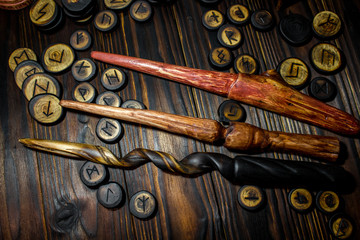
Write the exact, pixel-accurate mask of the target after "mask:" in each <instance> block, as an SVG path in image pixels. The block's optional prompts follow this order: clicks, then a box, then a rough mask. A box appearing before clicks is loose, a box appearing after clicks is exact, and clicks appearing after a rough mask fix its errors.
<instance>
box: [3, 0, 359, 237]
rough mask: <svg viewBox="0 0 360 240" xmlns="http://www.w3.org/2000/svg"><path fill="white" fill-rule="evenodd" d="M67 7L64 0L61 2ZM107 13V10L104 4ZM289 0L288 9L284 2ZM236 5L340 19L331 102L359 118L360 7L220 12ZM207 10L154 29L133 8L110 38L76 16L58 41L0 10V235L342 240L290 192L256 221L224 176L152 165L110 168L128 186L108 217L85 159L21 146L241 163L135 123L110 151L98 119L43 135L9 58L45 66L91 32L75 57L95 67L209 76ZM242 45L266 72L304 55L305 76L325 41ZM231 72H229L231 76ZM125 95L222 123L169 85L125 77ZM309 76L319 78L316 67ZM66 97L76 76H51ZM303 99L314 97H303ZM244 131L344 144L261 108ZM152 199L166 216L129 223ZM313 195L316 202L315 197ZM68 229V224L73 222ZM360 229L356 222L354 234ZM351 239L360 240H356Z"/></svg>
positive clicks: (186, 5)
mask: <svg viewBox="0 0 360 240" xmlns="http://www.w3.org/2000/svg"><path fill="white" fill-rule="evenodd" d="M59 2H60V1H59ZM98 2H99V4H98V5H99V10H101V9H104V8H105V7H104V4H103V2H102V1H98ZM284 2H286V1H284ZM233 3H242V4H244V5H247V6H248V7H249V9H250V10H256V9H262V8H264V9H268V10H271V11H272V12H273V14H274V17H275V19H276V21H277V23H278V22H279V19H280V16H281V14H286V13H290V12H292V13H300V14H302V15H304V16H305V17H307V18H308V19H312V18H313V17H314V16H315V15H316V14H317V13H318V12H320V11H322V10H330V11H334V12H336V13H337V14H338V15H339V16H340V18H341V19H342V20H343V23H344V25H345V27H344V31H343V33H342V34H341V35H340V36H339V37H338V38H337V39H336V40H332V41H330V42H331V43H333V44H335V45H336V46H338V47H339V48H340V49H342V51H343V52H344V55H345V56H346V60H347V65H346V67H345V69H344V70H342V71H341V72H339V73H337V74H335V75H330V76H328V78H329V79H331V80H332V81H334V82H336V84H337V86H338V90H339V91H338V94H337V97H336V98H335V99H334V100H333V101H331V102H329V104H330V105H332V106H335V107H337V108H340V109H342V110H344V111H346V112H348V113H350V114H352V115H354V116H355V117H356V118H359V113H360V95H359V89H360V78H359V74H358V72H359V70H360V60H359V55H358V52H359V51H360V44H359V39H360V38H359V37H360V35H359V34H360V27H359V24H358V19H359V16H360V3H359V2H357V1H355V0H353V1H350V0H349V1H336V0H323V1H316V0H308V1H300V2H297V3H296V4H294V5H292V6H290V7H288V8H286V9H284V10H283V11H282V12H278V11H277V10H276V9H275V7H276V3H277V2H276V1H275V2H272V1H265V0H256V1H255V0H254V1H242V0H237V1H235V0H234V1H233V0H232V1H222V2H221V3H220V4H218V5H216V6H214V7H213V8H215V9H218V10H220V11H221V12H223V13H225V12H226V9H227V8H228V7H229V6H230V5H231V4H233ZM210 8H211V7H207V6H202V5H200V4H199V2H197V1H193V0H177V1H176V2H175V3H174V4H173V5H170V6H155V7H154V8H153V10H154V14H153V16H152V18H151V20H150V21H148V22H145V23H139V22H135V21H134V20H133V19H132V18H131V17H130V15H129V12H128V10H125V11H122V12H118V13H117V14H118V17H119V21H120V24H119V26H118V27H117V28H116V30H115V31H113V32H111V33H102V32H100V31H98V30H96V29H95V27H94V25H93V24H92V22H90V23H87V24H84V25H80V24H77V23H74V22H73V21H71V20H70V19H69V18H66V19H65V25H64V27H62V28H61V29H59V30H58V31H57V32H56V33H52V34H45V33H42V32H39V31H38V30H37V29H36V27H35V26H34V25H33V24H32V23H31V21H30V18H29V8H25V9H23V10H20V11H5V10H0V43H1V44H0V46H1V48H0V52H1V53H0V56H1V64H0V104H1V107H0V109H1V110H0V116H1V120H0V123H1V125H0V149H1V151H0V236H1V238H2V239H44V238H46V239H47V238H51V239H53V238H64V239H86V238H97V239H119V238H124V239H134V238H136V239H159V238H164V239H204V238H206V239H208V238H216V239H334V237H333V236H332V235H331V234H330V231H329V228H328V222H329V218H330V217H331V215H326V214H324V213H322V212H321V211H319V210H318V209H317V208H315V207H314V208H313V209H312V210H311V211H310V212H308V213H305V214H301V213H297V212H296V211H294V210H293V209H292V208H291V207H290V206H289V203H288V201H287V196H288V192H289V191H290V189H285V188H267V189H265V192H266V198H267V202H266V205H265V207H264V208H263V209H261V210H259V211H255V212H250V211H247V210H245V209H243V208H242V207H241V206H240V205H239V204H238V202H237V193H238V190H239V188H240V187H241V186H239V185H234V184H231V183H230V182H229V181H227V180H226V179H224V178H223V177H222V176H221V175H220V174H219V173H218V172H212V173H208V174H205V175H202V176H199V177H194V178H186V177H181V176H177V175H172V174H169V173H164V172H163V171H161V170H159V169H157V168H156V167H155V166H154V165H152V164H151V163H148V164H146V165H144V166H141V167H139V168H137V169H134V170H122V169H118V168H110V170H109V172H110V180H111V181H116V182H118V183H120V184H121V185H122V187H123V188H124V193H125V198H126V201H125V203H124V204H123V205H122V206H121V207H119V208H116V209H107V208H105V207H103V206H102V205H100V204H99V203H98V201H97V199H96V190H93V189H90V188H88V187H86V186H85V185H84V184H83V183H82V182H81V180H80V176H79V169H80V167H81V166H82V164H83V163H84V161H79V160H73V159H68V158H63V157H59V156H56V155H52V154H46V153H40V152H36V151H32V150H29V149H26V148H25V147H23V146H22V145H21V144H20V143H19V142H18V139H19V138H26V137H31V138H40V139H54V140H63V141H73V142H83V143H92V144H97V145H103V146H107V147H108V148H109V149H110V150H112V151H113V152H114V153H115V154H116V155H118V156H124V155H126V154H127V153H128V152H130V151H132V150H134V149H135V148H138V147H141V148H148V149H152V150H159V151H163V152H167V153H170V154H172V155H173V156H174V157H176V158H177V159H182V158H184V157H186V156H187V155H188V154H190V153H193V152H198V151H205V152H219V153H224V154H226V155H228V156H232V157H233V156H235V155H236V154H235V153H233V152H231V151H228V150H226V149H224V148H223V147H219V146H215V145H211V144H204V143H202V142H199V141H195V140H191V139H188V138H185V137H181V136H176V135H174V134H171V133H167V132H163V131H158V130H155V129H151V128H147V127H143V126H140V125H137V124H130V123H123V126H124V128H125V133H124V137H123V138H122V139H121V140H120V141H119V142H118V143H116V144H104V143H102V142H101V141H100V140H99V139H98V137H97V136H96V134H95V127H96V123H97V121H98V119H99V118H98V117H95V116H86V115H83V114H78V113H75V112H71V111H69V112H67V114H66V117H65V119H64V120H63V121H61V122H60V123H58V124H56V125H53V126H44V125H41V124H39V123H37V122H36V121H34V120H33V119H32V118H31V116H30V115H29V113H28V106H27V104H28V102H27V100H26V99H25V98H24V96H23V95H22V92H21V91H20V90H19V88H18V87H17V85H16V83H15V80H14V76H13V72H12V71H11V70H10V69H9V67H8V64H7V61H8V58H9V56H10V54H11V52H12V51H13V50H15V49H17V48H20V47H28V48H31V49H33V50H34V51H35V53H36V54H37V55H38V56H41V53H42V52H43V50H44V49H45V48H46V47H47V46H48V45H50V44H52V43H57V42H63V43H69V38H70V35H71V34H72V33H73V32H74V31H75V30H77V29H87V30H88V31H89V32H90V33H91V34H92V36H93V41H94V44H93V46H92V48H91V49H90V50H88V51H85V52H76V54H77V57H78V58H81V57H90V51H91V50H100V51H106V52H112V53H119V54H124V55H129V56H136V57H141V58H145V59H151V60H156V61H160V62H166V63H171V64H177V65H182V66H189V67H194V68H200V69H212V68H211V66H210V65H209V61H208V53H209V50H210V49H211V48H212V47H214V46H218V45H219V44H218V42H217V39H216V31H208V30H206V29H205V28H204V26H203V25H202V23H201V16H202V13H204V12H205V11H206V10H208V9H210ZM241 30H242V32H243V34H244V38H245V40H244V42H243V44H242V45H241V46H240V47H239V48H238V49H236V50H234V51H233V52H234V54H239V53H250V54H252V55H253V56H255V57H256V58H257V59H258V60H259V63H260V70H261V71H265V70H267V69H273V68H276V66H277V64H278V63H279V62H280V61H281V60H282V59H284V58H286V57H291V56H296V57H299V58H301V59H302V60H304V61H305V62H306V63H307V64H308V65H309V66H311V65H310V62H309V50H310V49H311V47H312V46H314V45H315V44H316V43H318V42H320V40H319V39H317V38H313V39H312V40H311V41H310V42H309V43H308V44H306V45H305V46H301V47H292V46H290V45H288V44H287V43H286V42H285V41H284V40H283V39H282V38H281V37H280V35H279V34H278V32H277V30H276V28H274V29H273V30H271V31H268V32H257V31H255V30H254V28H253V27H252V26H251V25H250V24H248V25H246V26H243V27H241ZM96 64H97V66H98V69H99V73H98V75H97V76H98V77H97V78H95V79H94V80H92V81H91V83H92V84H93V85H94V86H95V87H96V88H97V90H98V92H99V93H101V92H103V91H104V88H103V87H102V85H101V83H100V79H99V76H100V73H101V72H102V71H103V70H104V69H105V68H106V67H108V65H106V64H102V63H99V62H96ZM230 71H233V69H231V70H230ZM125 72H126V74H127V76H128V84H127V86H126V88H124V89H123V90H121V91H119V92H118V94H119V95H120V96H121V98H122V99H123V100H128V99H136V100H139V101H141V102H143V103H144V104H145V105H146V106H147V108H148V109H153V110H159V111H164V112H168V113H174V114H179V115H185V116H195V117H201V118H210V119H216V120H217V119H218V115H217V109H218V107H219V105H220V104H221V103H222V102H223V101H224V100H225V98H222V97H219V96H216V95H214V94H210V93H207V92H205V91H202V90H198V89H195V88H192V87H188V86H184V85H181V84H177V83H174V82H169V81H165V80H163V79H159V78H156V77H152V76H149V75H144V74H140V73H138V72H133V71H130V70H125ZM311 75H312V78H314V77H316V76H321V75H320V74H318V73H317V72H316V71H315V70H314V69H313V68H312V67H311ZM54 77H55V78H56V79H58V80H59V81H60V82H61V84H62V86H63V89H64V92H63V96H62V98H63V99H71V91H72V89H73V87H74V86H75V85H76V81H75V80H74V79H73V77H72V75H71V73H70V72H65V73H63V74H61V75H54ZM302 91H303V92H305V93H307V89H304V90H302ZM244 107H245V109H246V112H247V115H248V117H247V120H246V122H248V123H252V124H254V125H256V126H258V127H262V128H265V129H269V130H278V131H285V132H294V133H306V134H318V135H326V136H337V135H336V134H334V133H331V132H329V131H325V130H323V129H320V128H316V127H313V126H310V125H307V124H303V123H300V122H297V121H294V120H291V119H289V118H286V117H281V116H279V115H277V114H273V113H270V112H267V111H263V110H261V109H258V108H255V107H250V106H246V105H244ZM337 137H339V138H340V140H341V141H342V143H343V144H344V146H346V149H347V152H348V155H347V157H346V159H345V160H344V163H340V165H341V166H343V167H344V168H345V169H346V170H348V171H349V172H351V173H352V174H353V176H354V177H355V179H356V182H357V183H359V176H360V171H359V170H360V169H359V167H360V166H359V163H360V142H359V138H358V137H357V138H350V137H343V136H337ZM259 156H264V157H271V158H277V159H290V160H293V161H315V160H312V159H308V158H303V157H299V156H296V155H290V154H273V153H268V154H260V155H259ZM140 190H147V191H149V192H151V193H152V194H153V195H154V196H155V197H156V199H157V202H158V210H157V213H156V215H155V216H154V217H153V218H151V219H149V220H140V219H138V218H136V217H134V216H133V215H131V214H130V211H129V205H128V204H129V200H130V197H131V196H132V195H133V194H134V193H136V192H138V191H140ZM314 194H315V192H314ZM341 197H342V198H343V199H344V200H345V201H344V202H345V208H344V210H343V212H344V213H346V214H348V215H349V216H350V217H351V218H352V219H354V221H355V223H359V222H360V203H359V199H360V198H359V197H360V191H359V188H356V190H355V191H354V192H352V193H351V194H343V195H341ZM63 206H75V209H76V210H77V211H78V218H77V219H76V221H75V222H74V223H73V224H70V225H68V226H66V228H65V229H63V231H60V229H58V228H57V227H56V222H55V217H54V216H55V214H56V212H57V211H58V210H59V209H61V207H63ZM69 222H71V221H69ZM355 225H356V224H355ZM359 238H360V234H359V231H356V230H355V235H354V239H359Z"/></svg>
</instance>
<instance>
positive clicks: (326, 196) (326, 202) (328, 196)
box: [316, 191, 341, 214]
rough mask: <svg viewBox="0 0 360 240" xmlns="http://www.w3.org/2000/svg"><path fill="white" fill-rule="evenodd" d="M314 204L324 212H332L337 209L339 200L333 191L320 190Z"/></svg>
mask: <svg viewBox="0 0 360 240" xmlns="http://www.w3.org/2000/svg"><path fill="white" fill-rule="evenodd" d="M316 206H317V207H318V208H319V209H320V211H322V212H324V213H329V214H330V213H334V212H336V211H338V210H339V208H340V206H341V200H340V197H339V195H337V194H336V193H335V192H333V191H321V192H319V193H318V194H317V196H316Z"/></svg>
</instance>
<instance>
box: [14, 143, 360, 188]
mask: <svg viewBox="0 0 360 240" xmlns="http://www.w3.org/2000/svg"><path fill="white" fill-rule="evenodd" d="M19 141H20V142H21V143H22V144H24V145H25V146H26V147H29V148H32V149H36V150H41V151H45V152H50V153H54V154H58V155H62V156H65V157H70V158H78V159H86V160H89V161H92V162H96V163H101V164H105V165H108V166H116V167H120V168H125V169H134V168H137V167H139V166H141V165H143V164H146V163H148V162H152V163H153V164H154V165H155V166H156V167H158V168H160V169H162V170H164V171H166V172H170V173H175V174H180V175H183V176H194V175H195V176H196V175H200V174H204V173H207V172H210V171H213V170H215V171H219V172H220V173H221V175H222V176H224V177H225V178H226V179H228V180H229V181H231V182H233V183H236V184H255V185H259V186H265V187H280V186H281V187H291V186H297V187H307V188H311V189H319V188H320V189H322V190H327V189H333V190H337V191H341V192H351V191H352V190H353V189H354V186H355V185H354V184H355V181H354V179H353V177H352V175H351V174H350V173H349V172H347V171H345V170H344V169H343V168H341V167H338V166H334V165H327V164H320V163H312V162H299V161H288V160H276V159H269V158H260V157H249V156H237V157H235V158H230V157H228V156H226V155H224V154H220V153H200V152H198V153H193V154H190V155H188V156H187V157H185V158H184V159H183V160H181V161H178V160H176V159H175V158H174V157H173V156H172V155H170V154H167V153H164V152H158V151H152V150H147V149H140V148H138V149H135V150H133V151H131V152H130V153H128V154H126V155H125V156H124V157H123V158H117V157H116V156H115V155H114V154H113V153H112V152H111V151H110V150H109V149H108V148H106V147H102V146H95V145H91V144H84V143H72V142H63V141H54V140H42V139H29V138H24V139H20V140H19Z"/></svg>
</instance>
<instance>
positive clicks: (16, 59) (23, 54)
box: [8, 48, 37, 71]
mask: <svg viewBox="0 0 360 240" xmlns="http://www.w3.org/2000/svg"><path fill="white" fill-rule="evenodd" d="M27 60H33V61H35V62H36V61H37V57H36V54H35V52H34V51H33V50H32V49H30V48H18V49H15V50H14V51H13V52H12V53H11V55H10V57H9V61H8V63H9V68H10V69H11V71H14V70H15V68H16V67H17V65H19V64H20V63H21V62H24V61H27Z"/></svg>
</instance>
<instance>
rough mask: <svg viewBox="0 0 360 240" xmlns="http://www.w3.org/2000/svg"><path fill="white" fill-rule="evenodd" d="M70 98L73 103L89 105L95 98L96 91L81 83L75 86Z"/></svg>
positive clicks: (86, 83) (85, 83) (91, 86)
mask: <svg viewBox="0 0 360 240" xmlns="http://www.w3.org/2000/svg"><path fill="white" fill-rule="evenodd" d="M72 96H73V99H74V100H75V101H79V102H87V103H91V102H93V101H94V99H95V97H96V89H95V88H94V86H93V85H91V84H90V83H88V82H82V83H80V84H79V85H77V86H75V88H74V90H73V94H72Z"/></svg>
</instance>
